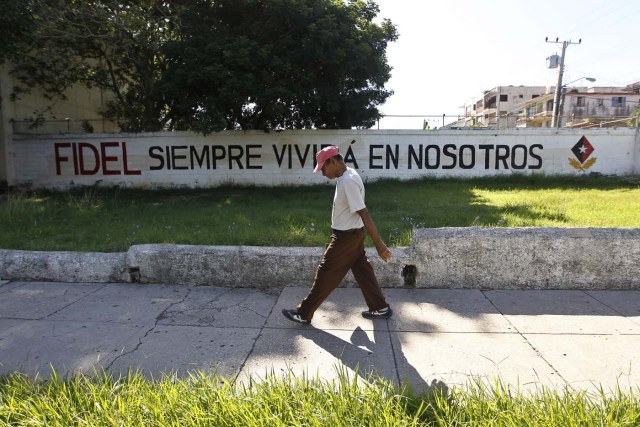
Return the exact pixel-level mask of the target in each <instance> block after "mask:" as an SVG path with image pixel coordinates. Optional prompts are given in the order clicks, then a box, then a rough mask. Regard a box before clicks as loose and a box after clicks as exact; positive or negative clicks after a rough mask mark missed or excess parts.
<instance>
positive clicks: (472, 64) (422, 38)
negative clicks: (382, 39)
mask: <svg viewBox="0 0 640 427" xmlns="http://www.w3.org/2000/svg"><path fill="white" fill-rule="evenodd" d="M374 1H375V2H376V3H377V4H378V6H379V8H380V13H379V15H378V19H381V18H388V19H390V20H391V21H392V22H393V23H394V24H395V25H396V27H397V29H398V33H399V38H398V40H397V41H396V42H393V43H390V44H389V45H388V46H387V60H388V63H389V65H390V66H391V67H393V70H392V72H391V79H390V80H389V81H388V82H387V84H386V85H385V87H386V88H387V89H390V90H393V91H394V94H393V95H392V96H391V97H390V98H389V99H387V101H386V102H385V104H383V105H382V106H381V107H380V111H381V112H382V113H383V114H385V115H387V116H390V115H417V116H425V117H415V118H392V117H387V118H384V119H382V120H380V122H379V125H378V126H379V128H380V129H416V128H417V129H421V128H422V123H423V120H424V119H425V118H426V119H428V120H429V121H430V122H431V123H430V126H431V128H434V127H440V126H442V122H443V120H442V115H443V114H444V115H446V116H445V123H449V122H451V121H454V119H455V118H456V117H457V115H459V114H462V112H463V109H462V108H461V107H462V106H463V105H464V104H465V102H466V103H468V102H469V100H470V99H471V98H473V97H476V96H480V95H481V94H482V93H483V91H485V90H489V89H492V88H494V87H496V86H509V85H514V86H520V85H523V86H555V85H556V81H557V78H558V69H557V68H556V69H549V68H547V63H546V59H547V57H549V56H550V55H553V54H556V53H557V54H558V55H560V54H561V52H562V43H559V44H556V43H547V42H545V37H548V38H549V40H553V41H555V39H556V37H557V38H558V39H559V41H560V42H562V41H564V40H571V41H572V42H573V43H576V44H571V45H569V46H568V47H567V50H566V53H565V72H564V76H563V83H570V82H571V81H573V80H576V79H581V78H582V77H593V78H595V79H596V81H595V82H593V83H589V82H588V81H586V80H584V79H581V80H578V81H577V82H575V83H574V84H573V86H589V87H591V86H595V87H611V86H625V85H627V84H630V83H634V82H637V81H640V25H639V23H640V1H638V0H537V1H531V0H529V1H524V0H482V1H471V0H456V1H447V0H441V1H428V0H374ZM580 39H582V42H581V43H580V44H577V43H578V41H579V40H580ZM427 116H433V117H427Z"/></svg>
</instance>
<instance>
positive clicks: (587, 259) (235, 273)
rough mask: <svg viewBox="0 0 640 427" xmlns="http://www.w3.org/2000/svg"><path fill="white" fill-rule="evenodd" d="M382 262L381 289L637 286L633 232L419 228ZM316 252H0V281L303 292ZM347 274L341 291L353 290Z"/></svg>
mask: <svg viewBox="0 0 640 427" xmlns="http://www.w3.org/2000/svg"><path fill="white" fill-rule="evenodd" d="M392 252H393V255H394V257H393V259H392V260H391V261H390V262H388V263H384V262H382V261H381V260H380V258H378V257H377V255H376V253H375V250H374V249H372V248H370V249H367V254H368V256H369V259H370V260H371V261H372V263H373V264H374V268H375V270H376V274H377V276H378V279H379V281H380V283H381V285H382V286H383V287H418V288H472V289H473V288H480V289H509V288H516V289H640V229H636V228H634V229H602V228H597V229H595V228H572V229H566V228H479V227H465V228H437V229H418V230H416V231H415V232H414V236H413V244H412V246H410V247H408V248H404V249H393V250H392ZM322 253H323V249H322V248H277V247H251V246H191V245H165V244H157V245H135V246H132V247H131V248H130V249H129V251H127V252H126V253H78V252H38V251H11V250H0V278H2V279H5V280H27V281H62V282H140V283H166V284H196V285H197V284H202V285H214V286H235V287H265V288H269V287H284V286H288V285H303V286H309V285H310V284H311V282H312V281H313V277H314V274H315V269H316V266H317V264H318V262H319V261H320V259H321V258H322ZM355 285H356V284H355V281H354V279H353V277H352V276H351V274H349V276H348V277H347V278H346V279H345V281H344V284H343V286H355Z"/></svg>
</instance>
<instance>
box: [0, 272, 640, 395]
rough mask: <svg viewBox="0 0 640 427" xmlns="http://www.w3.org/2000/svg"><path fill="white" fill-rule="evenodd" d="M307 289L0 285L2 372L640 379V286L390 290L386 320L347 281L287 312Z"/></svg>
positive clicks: (627, 383) (591, 385)
mask: <svg viewBox="0 0 640 427" xmlns="http://www.w3.org/2000/svg"><path fill="white" fill-rule="evenodd" d="M306 292H307V288H296V287H288V288H285V289H284V290H282V291H274V292H272V293H268V292H264V291H260V290H257V289H249V288H221V287H210V286H186V285H184V286H176V285H173V286H167V285H140V284H104V283H87V284H78V283H52V282H46V283H44V282H7V281H0V373H9V372H14V371H20V372H24V373H26V374H28V375H30V376H34V377H35V376H36V375H38V376H39V377H47V376H48V375H49V374H50V372H51V371H50V365H53V366H54V367H55V369H56V371H57V373H58V374H60V375H66V374H69V373H74V372H88V373H90V372H92V371H93V370H94V369H103V368H104V369H107V370H109V371H111V372H115V373H126V372H127V370H128V369H129V368H130V367H131V368H140V369H142V370H143V372H144V373H145V374H146V375H147V376H149V377H151V376H153V377H159V376H160V375H161V374H162V373H166V372H177V373H178V374H180V375H184V374H186V373H187V372H189V371H191V370H196V369H197V370H204V371H209V372H214V371H217V372H218V373H220V374H222V375H224V376H225V377H227V378H237V379H238V380H241V381H242V380H246V379H247V378H248V377H249V376H252V377H254V378H256V377H264V376H265V374H267V373H271V372H275V373H276V374H279V373H285V372H287V371H291V372H293V373H295V374H296V375H302V374H305V375H309V376H316V375H319V376H321V377H322V378H326V379H330V378H335V377H337V376H338V370H339V369H341V368H342V367H346V368H347V370H348V371H350V372H352V373H354V372H357V373H358V374H359V375H362V376H365V377H366V376H367V375H368V374H369V373H372V372H375V373H377V374H378V375H380V376H382V377H384V378H386V379H389V380H392V381H394V382H396V383H397V382H400V381H402V380H403V379H407V380H409V381H410V382H411V383H412V384H413V385H414V386H415V387H418V388H426V387H429V386H431V385H433V384H439V385H442V384H444V385H446V386H448V387H452V386H460V385H465V384H467V381H468V380H469V379H470V377H477V378H481V379H488V380H492V379H493V378H496V377H500V378H501V379H502V380H503V381H504V382H506V383H509V384H513V385H519V386H521V387H522V388H525V389H530V388H535V387H537V386H539V385H545V386H552V387H564V386H565V385H568V386H569V387H571V388H575V389H579V390H594V389H595V388H596V387H598V386H600V385H602V386H603V387H604V388H605V389H610V388H616V387H618V386H619V387H620V388H622V389H623V390H628V389H630V388H634V389H635V388H637V387H638V385H639V384H640V291H577V290H571V291H561V290H558V291H550V290H491V291H480V290H446V289H415V290H409V289H385V294H386V296H387V299H388V301H389V302H390V303H391V305H392V307H393V309H394V312H395V313H394V317H393V318H392V319H390V320H377V321H370V320H367V319H364V318H362V317H361V315H360V312H361V311H362V310H363V309H365V307H364V302H363V298H362V295H361V294H360V291H359V290H358V289H357V288H339V289H337V290H336V291H335V292H334V293H333V294H332V295H331V297H330V298H329V300H327V301H326V302H325V303H324V304H323V306H322V307H321V308H320V310H319V311H318V312H317V313H316V315H315V317H314V319H313V324H312V325H299V324H295V323H293V322H290V321H288V320H287V319H285V318H284V317H283V316H282V314H281V309H282V308H292V307H295V305H296V304H297V303H298V302H299V301H300V300H301V299H302V297H303V296H304V295H305V294H306Z"/></svg>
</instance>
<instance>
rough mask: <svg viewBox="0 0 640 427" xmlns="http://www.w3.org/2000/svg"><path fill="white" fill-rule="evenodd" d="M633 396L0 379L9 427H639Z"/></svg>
mask: <svg viewBox="0 0 640 427" xmlns="http://www.w3.org/2000/svg"><path fill="white" fill-rule="evenodd" d="M638 396H639V395H638V389H637V388H632V389H631V390H629V391H628V392H623V391H622V390H620V389H617V390H612V391H610V392H605V391H604V390H599V391H598V392H594V393H592V394H588V393H586V392H581V391H575V390H572V389H570V388H568V387H566V388H564V389H562V390H554V389H549V388H540V389H537V390H536V391H532V392H525V391H522V390H519V389H518V388H514V387H510V386H509V385H507V384H504V383H503V382H501V381H499V380H496V381H495V382H494V383H493V384H486V383H483V382H480V381H479V380H476V381H473V380H471V381H469V383H468V384H467V385H466V386H465V387H456V388H454V389H451V390H447V389H446V388H434V389H432V390H428V391H422V392H420V393H417V394H416V393H413V392H412V391H411V389H410V388H408V387H406V386H400V387H398V386H396V385H394V384H393V383H392V382H390V381H388V380H384V379H381V378H376V377H373V376H372V377H370V378H368V379H367V380H366V381H365V380H362V379H359V378H358V376H357V375H355V376H353V378H352V377H351V376H350V375H348V373H347V372H346V371H345V370H340V369H339V368H338V378H337V379H335V380H322V379H320V378H317V377H316V378H308V377H305V376H303V377H296V376H294V375H293V374H292V373H291V372H289V373H285V374H283V375H276V374H274V373H273V372H272V373H270V374H269V375H267V377H266V378H265V379H264V380H259V381H252V382H250V383H248V384H235V383H233V382H230V381H229V380H227V379H225V378H223V377H221V376H218V375H211V374H206V373H203V372H194V373H192V374H191V375H189V376H187V377H184V378H177V377H175V376H174V375H165V376H163V377H162V378H159V379H156V380H153V381H151V380H147V379H145V378H144V376H143V375H142V374H141V373H139V372H130V373H129V374H128V375H126V376H122V377H117V378H116V377H114V376H112V375H110V374H108V373H105V372H98V373H95V374H94V375H93V376H91V377H89V376H85V375H75V376H73V377H71V378H68V379H62V378H60V377H59V376H58V375H57V374H56V373H55V372H53V374H52V378H51V379H49V380H46V381H45V380H38V381H35V380H30V379H29V378H27V377H25V376H22V375H19V374H10V375H8V376H5V377H3V378H0V424H2V425H6V426H19V425H20V426H22V425H34V426H36V425H46V426H61V427H62V426H64V427H67V426H72V425H91V426H130V427H134V426H145V427H146V426H242V427H253V426H275V427H279V426H318V427H320V426H322V427H324V426H335V427H342V426H389V427H391V426H393V427H396V426H477V425H487V426H554V427H555V426H637V425H638V423H639V422H640V399H639V397H638Z"/></svg>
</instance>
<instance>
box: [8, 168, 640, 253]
mask: <svg viewBox="0 0 640 427" xmlns="http://www.w3.org/2000/svg"><path fill="white" fill-rule="evenodd" d="M333 191H334V190H333V187H332V186H330V185H319V186H310V187H276V188H256V187H220V188H212V189H200V190H188V189H180V190H146V191H145V190H132V189H103V188H97V187H92V188H85V189H78V190H72V191H69V192H66V193H57V192H51V191H42V192H37V193H16V192H8V193H6V194H3V195H1V196H0V229H1V230H2V233H0V247H1V248H5V249H25V250H72V251H100V252H119V251H125V250H127V249H128V248H129V246H131V245H133V244H143V243H175V244H194V245H256V246H318V247H322V246H324V244H325V243H326V242H327V241H328V238H329V235H330V233H331V229H330V227H331V226H330V215H331V203H332V200H333ZM366 194H367V198H366V201H367V206H368V208H369V210H370V212H371V213H372V216H373V218H374V220H375V222H376V225H377V227H378V230H379V231H380V234H381V236H382V237H383V239H385V240H386V241H387V244H389V245H391V246H396V247H399V246H408V245H410V244H411V240H412V233H413V230H415V229H416V228H423V227H427V228H434V227H468V226H479V227H640V216H639V215H637V212H638V211H640V184H638V183H637V182H636V181H633V180H629V179H618V178H606V177H593V178H592V177H581V178H579V179H578V178H571V177H564V178H560V177H551V178H544V177H538V176H533V177H524V176H513V177H509V178H504V177H502V178H482V179H473V180H461V179H440V180H436V179H419V180H413V181H399V180H384V181H379V182H372V183H369V184H368V185H367V193H366ZM367 243H368V244H371V242H370V241H368V242H367Z"/></svg>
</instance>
